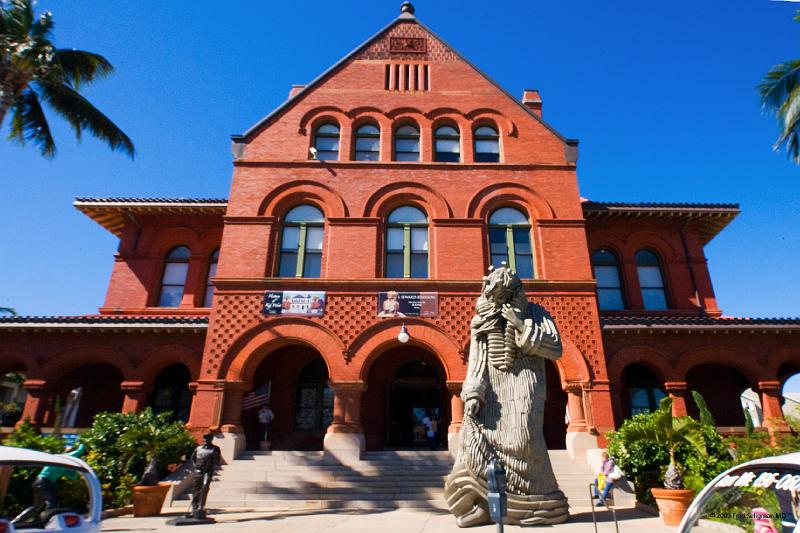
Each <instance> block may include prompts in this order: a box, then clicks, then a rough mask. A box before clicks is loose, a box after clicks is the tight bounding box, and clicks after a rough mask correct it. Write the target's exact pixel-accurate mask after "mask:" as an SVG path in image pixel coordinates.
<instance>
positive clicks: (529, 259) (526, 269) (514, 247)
mask: <svg viewBox="0 0 800 533" xmlns="http://www.w3.org/2000/svg"><path fill="white" fill-rule="evenodd" d="M489 250H490V255H491V261H492V266H494V267H495V268H497V267H499V266H500V265H501V263H502V262H503V261H505V262H506V264H507V265H508V266H509V267H510V268H511V270H513V271H515V272H516V273H517V275H518V276H519V277H520V278H523V279H530V278H533V277H534V272H533V248H532V247H531V223H530V221H529V220H528V217H527V216H525V214H524V213H522V212H521V211H520V210H518V209H514V208H513V207H501V208H500V209H497V210H496V211H494V212H493V213H492V214H491V215H490V216H489Z"/></svg>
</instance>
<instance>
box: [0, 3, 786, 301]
mask: <svg viewBox="0 0 800 533" xmlns="http://www.w3.org/2000/svg"><path fill="white" fill-rule="evenodd" d="M399 5H400V2H399V1H398V0H392V1H384V0H380V1H371V2H368V3H367V2H364V1H363V0H362V1H358V2H357V1H345V0H340V1H337V2H319V1H313V2H297V3H292V4H291V5H290V3H288V2H263V1H260V2H253V1H246V0H242V1H240V2H235V3H224V2H207V1H193V2H188V1H170V2H161V1H158V2H156V1H154V0H148V1H138V2H121V1H114V2H97V1H89V0H70V1H69V2H63V1H62V2H58V1H53V0H40V2H39V7H40V8H41V9H49V10H51V11H53V13H54V17H55V22H56V38H57V44H58V45H59V46H62V47H70V48H73V47H74V48H82V49H87V50H91V51H95V52H99V53H102V54H104V55H105V56H107V57H108V58H109V59H110V60H111V61H112V63H113V64H114V65H115V66H116V68H117V72H116V74H115V75H114V76H113V77H111V78H110V79H108V80H105V81H102V82H100V83H98V84H97V85H95V86H94V87H91V88H90V90H88V91H86V95H87V96H88V97H89V98H90V99H91V100H92V101H93V102H94V103H95V104H96V105H97V106H98V107H99V108H100V109H102V110H103V111H104V112H105V113H106V114H108V115H109V116H110V117H111V118H112V119H114V120H115V121H116V122H117V123H118V124H119V125H120V126H121V127H122V128H123V129H124V130H125V131H126V132H127V133H128V134H129V135H130V136H131V137H132V138H133V140H134V142H135V143H136V147H137V150H138V155H137V157H136V159H135V160H134V161H131V160H129V159H127V158H126V157H125V156H123V155H122V154H118V153H112V152H110V151H109V150H108V149H107V148H106V147H105V146H103V145H102V144H101V143H99V142H98V141H95V140H94V139H91V138H88V137H87V138H85V139H84V141H83V143H82V145H80V146H78V145H77V144H76V142H75V141H74V138H73V137H72V135H71V133H70V132H69V131H68V130H67V128H65V125H64V123H63V122H61V121H59V120H57V119H56V118H53V120H52V121H51V125H52V126H53V127H54V129H55V134H56V139H57V144H58V148H59V153H58V155H57V157H56V159H55V160H53V161H48V160H45V159H42V158H41V157H40V156H39V155H38V154H37V152H36V151H35V149H34V148H33V147H26V148H20V147H18V146H17V145H15V144H12V143H8V142H0V180H2V183H3V189H2V191H3V194H0V208H2V211H3V214H4V218H5V220H6V222H5V224H3V226H2V229H0V249H1V250H3V260H2V261H0V306H11V307H15V308H17V309H18V311H19V312H20V313H22V314H38V315H41V314H46V315H49V314H77V313H91V312H94V311H96V309H97V307H98V306H99V305H101V303H102V301H103V298H104V295H105V289H106V285H107V282H108V278H109V275H110V272H111V267H112V263H113V253H114V251H115V250H116V245H117V242H116V239H115V238H114V236H113V235H111V234H109V233H107V232H106V231H105V230H103V229H102V228H100V227H99V226H97V225H96V224H95V223H94V222H92V221H91V220H89V219H88V218H86V217H85V216H83V215H81V214H80V213H78V212H77V211H76V210H75V209H74V208H73V207H72V205H71V203H72V200H73V198H74V197H75V196H170V197H172V196H174V197H227V196H228V189H229V186H230V177H231V171H232V166H231V155H230V137H229V136H230V134H232V133H240V132H242V131H244V130H246V129H247V128H248V127H249V126H251V125H252V124H253V123H254V122H256V121H257V120H258V119H259V118H260V117H262V116H264V115H265V114H266V113H267V112H269V111H270V110H271V109H273V108H274V107H276V106H277V105H278V104H279V103H281V102H282V101H283V100H284V99H285V98H286V95H287V93H288V91H289V87H290V85H291V84H293V83H305V82H308V81H310V80H312V79H313V78H315V77H316V76H317V75H318V74H319V73H321V72H322V71H324V70H325V69H326V68H328V67H329V66H330V65H331V64H333V63H334V62H335V61H337V60H338V59H339V58H340V57H341V56H343V55H344V54H346V53H347V52H349V51H350V50H351V49H353V48H354V47H355V46H357V45H358V44H359V43H361V42H362V41H363V40H364V39H366V38H367V37H369V36H370V35H372V34H373V33H374V32H375V31H377V30H378V29H379V28H381V27H383V26H384V25H385V24H387V23H388V22H389V21H390V20H392V19H393V18H394V17H395V16H396V15H397V14H398V13H399ZM798 5H800V4H792V3H783V2H771V1H767V0H736V1H730V2H719V1H716V2H710V1H707V2H697V1H696V0H695V1H687V0H677V1H672V2H661V3H654V2H589V1H582V0H581V1H573V2H564V1H563V0H558V1H547V2H532V1H529V2H523V1H505V2H493V3H487V2H485V1H483V2H477V1H472V0H467V1H462V2H458V3H452V2H434V1H433V0H425V1H417V2H415V6H416V8H417V16H418V17H419V18H420V19H421V20H422V21H423V22H424V23H425V24H427V25H428V26H430V27H431V28H432V29H433V30H434V31H436V32H437V33H438V34H439V35H441V36H442V37H443V38H444V39H445V40H447V41H448V42H449V43H450V44H451V45H452V46H454V47H455V48H456V49H458V50H459V51H460V52H461V53H463V54H464V55H465V56H467V57H469V58H470V59H471V60H472V61H473V62H474V63H475V64H477V65H478V66H479V67H481V68H482V69H483V70H484V71H485V72H486V73H488V74H489V75H490V76H492V77H493V78H494V79H496V80H497V81H498V82H499V83H500V84H501V85H503V86H504V87H506V88H507V89H508V90H509V91H510V92H511V93H512V94H513V95H515V96H521V94H522V90H523V88H526V87H535V88H538V89H539V90H540V91H541V94H542V97H543V100H544V116H545V119H546V120H547V121H548V122H550V123H551V124H553V125H554V126H555V127H556V128H557V129H558V130H559V131H561V132H562V133H563V134H564V135H565V136H567V137H575V138H579V139H580V141H581V144H580V147H581V152H580V160H579V163H578V178H579V182H580V188H581V194H582V195H583V196H585V197H588V198H591V199H595V200H607V201H660V202H671V201H689V202H739V203H740V204H741V207H742V214H741V215H740V216H739V217H738V218H737V219H736V220H735V221H734V222H733V223H732V224H731V225H730V226H729V227H728V228H727V229H726V230H725V231H723V232H722V233H721V234H720V235H719V236H718V237H717V238H716V239H715V240H714V241H712V243H711V244H710V245H709V246H708V247H707V248H706V254H707V256H708V258H709V265H710V269H711V273H712V279H713V280H714V284H715V289H716V293H717V297H718V301H719V303H720V306H721V307H722V309H723V310H724V311H725V312H726V314H729V315H737V316H798V315H800V288H799V287H798V283H797V274H798V268H797V267H796V264H797V263H798V260H800V237H799V236H798V230H799V229H800V195H798V193H797V191H798V185H800V168H799V167H797V166H795V165H793V164H791V163H789V162H788V161H787V159H786V157H785V155H784V154H782V153H780V154H778V153H774V152H773V151H772V149H771V145H772V142H773V140H774V139H775V136H776V133H777V129H776V126H775V122H774V119H773V118H772V117H770V116H765V115H763V114H762V113H761V110H760V107H759V101H758V95H757V93H756V89H755V87H756V85H757V84H758V82H759V80H760V78H761V76H762V75H763V74H764V73H765V72H766V71H767V70H768V69H769V67H770V66H771V65H773V64H775V63H777V62H779V61H782V60H786V59H791V58H794V57H797V56H800V47H798V42H800V23H796V22H793V21H792V15H793V13H794V10H795V9H796V7H798ZM487 6H491V7H492V9H491V10H490V9H488V7H487ZM6 133H7V129H3V130H2V131H0V135H3V136H5V134H6Z"/></svg>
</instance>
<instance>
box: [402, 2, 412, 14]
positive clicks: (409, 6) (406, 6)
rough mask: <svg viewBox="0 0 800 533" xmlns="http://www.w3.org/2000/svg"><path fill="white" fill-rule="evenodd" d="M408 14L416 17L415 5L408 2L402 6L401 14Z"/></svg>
mask: <svg viewBox="0 0 800 533" xmlns="http://www.w3.org/2000/svg"><path fill="white" fill-rule="evenodd" d="M406 13H408V14H409V15H411V16H414V4H412V3H411V2H408V1H406V2H403V3H402V4H401V5H400V14H401V15H403V14H406Z"/></svg>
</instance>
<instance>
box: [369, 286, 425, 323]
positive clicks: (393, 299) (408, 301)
mask: <svg viewBox="0 0 800 533" xmlns="http://www.w3.org/2000/svg"><path fill="white" fill-rule="evenodd" d="M438 309H439V293H437V292H396V291H388V292H379V293H378V316H380V317H396V316H399V317H403V316H436V315H437V314H438Z"/></svg>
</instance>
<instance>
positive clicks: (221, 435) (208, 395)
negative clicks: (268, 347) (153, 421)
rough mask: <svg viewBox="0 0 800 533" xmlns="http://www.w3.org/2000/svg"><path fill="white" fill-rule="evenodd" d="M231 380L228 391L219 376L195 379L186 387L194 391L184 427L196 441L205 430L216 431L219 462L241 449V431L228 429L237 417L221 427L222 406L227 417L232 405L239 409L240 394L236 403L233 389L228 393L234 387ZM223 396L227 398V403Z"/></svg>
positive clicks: (232, 456)
mask: <svg viewBox="0 0 800 533" xmlns="http://www.w3.org/2000/svg"><path fill="white" fill-rule="evenodd" d="M235 383H238V382H235ZM235 383H234V385H233V386H232V387H230V389H229V390H226V389H227V388H226V382H225V380H223V379H198V380H197V382H195V383H190V384H189V388H190V389H192V390H193V391H194V400H193V401H192V412H191V414H190V415H189V424H187V426H188V427H187V429H189V431H191V432H192V433H193V434H194V435H195V437H196V438H197V440H198V442H200V441H201V436H202V435H203V434H204V433H206V432H207V431H211V432H213V433H216V435H215V437H214V444H216V445H217V446H219V447H220V451H221V452H222V459H223V462H224V463H226V464H227V463H230V462H231V461H233V460H234V459H235V458H236V456H237V455H238V454H239V452H241V451H242V450H244V449H245V439H244V434H242V433H236V432H235V431H231V430H235V429H236V426H237V420H238V419H235V420H234V423H233V424H228V425H227V426H228V427H226V428H223V422H222V421H223V412H224V408H225V407H227V409H228V411H227V412H228V414H229V416H230V413H231V412H232V411H233V410H234V409H235V406H236V405H238V406H239V410H240V411H241V394H239V396H238V398H239V400H238V402H237V401H236V392H232V391H235V389H236V387H237V385H236V384H235ZM226 398H229V399H230V401H228V402H227V406H226V403H225V400H226ZM233 416H236V415H233ZM227 421H230V419H228V420H227ZM226 430H227V431H226Z"/></svg>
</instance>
